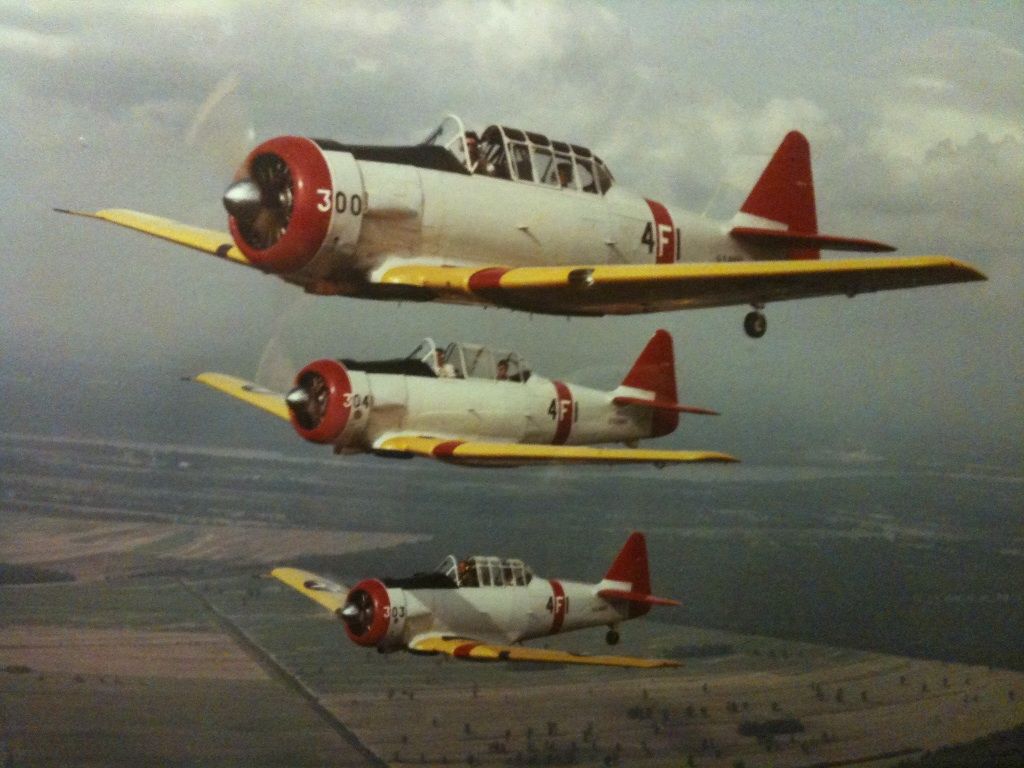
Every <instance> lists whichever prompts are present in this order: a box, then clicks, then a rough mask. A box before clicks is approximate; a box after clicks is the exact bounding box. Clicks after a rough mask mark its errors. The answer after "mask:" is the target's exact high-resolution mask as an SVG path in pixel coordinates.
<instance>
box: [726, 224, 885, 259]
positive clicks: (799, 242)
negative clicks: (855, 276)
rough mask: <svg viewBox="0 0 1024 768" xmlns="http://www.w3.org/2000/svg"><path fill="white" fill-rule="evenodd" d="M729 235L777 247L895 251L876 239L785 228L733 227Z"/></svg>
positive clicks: (875, 251)
mask: <svg viewBox="0 0 1024 768" xmlns="http://www.w3.org/2000/svg"><path fill="white" fill-rule="evenodd" d="M729 235H730V236H731V237H734V238H735V239H737V240H740V241H742V242H744V243H751V244H752V245H766V246H774V247H777V248H815V249H821V250H824V251H859V252H864V253H885V252H888V251H895V250H896V248H895V247H894V246H891V245H888V244H887V243H879V242H877V241H875V240H862V239H860V238H854V237H839V236H837V235H819V234H816V233H814V232H791V231H788V230H785V229H761V228H759V227H733V228H732V229H731V230H729Z"/></svg>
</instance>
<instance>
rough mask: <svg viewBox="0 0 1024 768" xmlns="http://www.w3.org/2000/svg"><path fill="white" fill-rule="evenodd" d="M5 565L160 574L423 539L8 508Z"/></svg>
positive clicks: (1, 542) (88, 576)
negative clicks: (189, 566) (180, 564)
mask: <svg viewBox="0 0 1024 768" xmlns="http://www.w3.org/2000/svg"><path fill="white" fill-rule="evenodd" d="M3 519H4V525H3V527H2V528H0V562H6V563H12V564H20V565H34V566H38V567H45V568H50V569H53V570H57V571H63V572H65V573H69V574H71V575H72V576H74V577H75V578H76V579H77V580H80V581H90V580H94V579H101V578H108V579H109V578H112V577H118V576H127V575H131V574H132V573H138V572H146V573H152V572H154V571H159V570H160V567H161V565H164V566H173V565H175V561H182V560H185V561H191V562H196V563H198V562H204V563H205V562H230V563H232V564H236V565H237V564H267V563H278V562H283V561H285V560H287V559H289V558H294V557H296V556H298V555H300V554H313V555H315V554H332V555H338V554H345V553H348V552H358V551H362V550H367V549H380V548H384V547H392V546H397V545H399V544H404V543H407V542H414V541H422V540H425V539H426V538H428V537H426V536H422V535H417V534H398V533H374V532H365V531H321V530H310V529H307V528H277V527H271V526H265V525H245V524H239V523H237V522H235V523H230V524H229V523H226V522H225V523H224V524H221V525H181V524H176V523H154V522H148V521H140V522H135V521H129V522H124V521H107V520H94V519H88V518H83V517H73V518H72V517H50V516H42V515H31V514H27V513H22V512H10V511H6V512H4V515H3Z"/></svg>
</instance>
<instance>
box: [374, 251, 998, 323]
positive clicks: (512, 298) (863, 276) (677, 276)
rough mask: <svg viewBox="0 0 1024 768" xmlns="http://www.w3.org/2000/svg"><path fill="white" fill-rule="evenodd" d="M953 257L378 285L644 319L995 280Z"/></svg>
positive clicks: (508, 273)
mask: <svg viewBox="0 0 1024 768" xmlns="http://www.w3.org/2000/svg"><path fill="white" fill-rule="evenodd" d="M985 279H986V278H985V276H984V275H983V274H982V273H981V272H979V271H978V270H976V269H975V268H974V267H972V266H970V265H968V264H964V263H962V262H959V261H956V260H955V259H951V258H948V257H945V256H916V257H906V258H861V259H835V260H827V261H820V260H809V261H737V262H722V263H717V262H716V263H681V264H644V265H625V264H614V265H608V266H578V267H520V268H505V267H497V266H496V267H488V268H483V269H480V268H473V267H438V266H421V265H408V266H398V267H393V268H391V269H389V270H387V271H386V272H384V273H383V274H382V275H381V276H380V277H379V280H378V282H379V283H380V284H381V285H382V286H387V287H389V288H390V289H392V290H393V291H394V292H395V297H396V298H397V297H399V296H400V295H401V292H402V291H405V294H406V296H407V297H408V298H410V299H414V298H419V299H421V300H428V301H429V300H436V301H446V302H456V303H482V304H495V305H498V306H503V307H508V308H510V309H520V310H525V311H529V312H538V313H549V314H563V315H564V314H581V315H602V314H634V313H641V312H660V311H665V310H672V309H696V308H701V307H722V306H730V305H740V304H767V303H770V302H774V301H785V300H788V299H802V298H809V297H812V296H831V295H840V294H845V295H847V296H854V295H856V294H858V293H869V292H872V291H885V290H895V289H898V288H915V287H918V286H926V285H941V284H945V283H963V282H970V281H974V280H985Z"/></svg>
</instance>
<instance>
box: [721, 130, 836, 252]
mask: <svg viewBox="0 0 1024 768" xmlns="http://www.w3.org/2000/svg"><path fill="white" fill-rule="evenodd" d="M740 211H741V212H742V213H746V214H749V215H751V216H757V217H758V218H762V219H768V220H769V221H775V222H779V223H780V224H785V225H786V230H787V231H789V232H799V233H801V234H804V235H815V234H817V233H818V213H817V208H816V207H815V204H814V178H813V176H812V175H811V146H810V144H808V143H807V138H806V137H805V136H804V135H803V134H802V133H800V132H799V131H790V132H789V133H787V134H786V137H785V138H784V139H783V140H782V143H781V144H779V148H778V149H776V150H775V154H774V155H772V159H771V160H769V161H768V165H767V166H766V167H765V169H764V171H762V173H761V178H759V179H758V180H757V183H756V184H755V185H754V188H753V189H752V190H751V191H750V195H748V196H747V200H746V202H744V203H743V206H742V207H741V208H740ZM789 258H791V259H818V258H821V252H820V251H819V250H818V249H817V248H799V247H791V248H789Z"/></svg>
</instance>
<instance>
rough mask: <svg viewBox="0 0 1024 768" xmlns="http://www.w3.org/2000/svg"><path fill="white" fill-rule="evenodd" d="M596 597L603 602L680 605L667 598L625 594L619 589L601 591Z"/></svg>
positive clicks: (642, 594)
mask: <svg viewBox="0 0 1024 768" xmlns="http://www.w3.org/2000/svg"><path fill="white" fill-rule="evenodd" d="M597 596H598V597H603V598H604V599H605V600H625V601H626V602H628V603H643V604H644V605H682V603H680V602H679V601H678V600H671V599H669V598H667V597H655V596H654V595H646V594H644V593H642V592H626V591H623V590H621V589H602V590H599V591H598V593H597Z"/></svg>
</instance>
